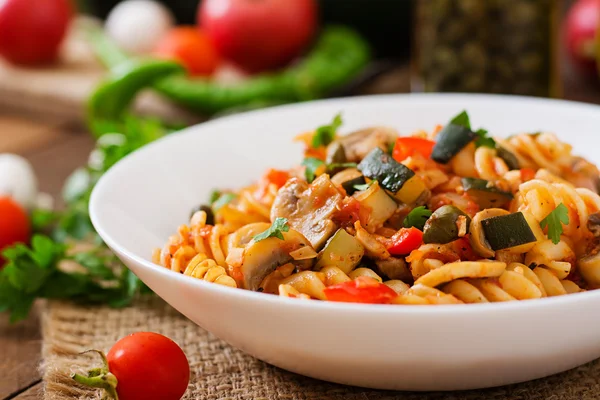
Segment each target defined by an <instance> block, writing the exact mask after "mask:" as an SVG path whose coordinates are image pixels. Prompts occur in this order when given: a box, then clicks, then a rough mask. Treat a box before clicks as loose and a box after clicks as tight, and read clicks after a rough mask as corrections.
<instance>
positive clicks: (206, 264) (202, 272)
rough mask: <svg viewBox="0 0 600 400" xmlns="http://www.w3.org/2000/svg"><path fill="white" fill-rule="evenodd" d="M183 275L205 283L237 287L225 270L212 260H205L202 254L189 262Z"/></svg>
mask: <svg viewBox="0 0 600 400" xmlns="http://www.w3.org/2000/svg"><path fill="white" fill-rule="evenodd" d="M184 274H185V275H187V276H191V277H193V278H197V279H202V280H204V281H207V282H214V283H218V284H219V285H225V286H229V287H233V288H236V287H237V284H236V282H235V280H234V279H233V278H232V277H230V276H229V275H227V271H225V268H223V267H221V266H219V265H217V263H216V262H215V261H214V260H211V259H209V258H207V257H206V255H204V254H202V253H200V254H197V255H196V256H194V258H192V259H191V260H190V262H189V263H188V264H187V266H186V268H185V272H184Z"/></svg>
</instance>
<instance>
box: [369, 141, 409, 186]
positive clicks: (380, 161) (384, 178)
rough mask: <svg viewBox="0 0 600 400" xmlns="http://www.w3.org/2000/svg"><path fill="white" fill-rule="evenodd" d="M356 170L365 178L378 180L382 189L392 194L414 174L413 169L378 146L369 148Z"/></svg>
mask: <svg viewBox="0 0 600 400" xmlns="http://www.w3.org/2000/svg"><path fill="white" fill-rule="evenodd" d="M358 170H359V171H361V172H362V173H363V174H364V175H365V176H366V177H367V178H370V179H373V180H376V181H378V182H379V183H380V184H381V186H382V187H383V188H384V189H386V190H389V191H390V192H392V193H394V194H396V193H398V192H399V191H400V189H402V186H404V184H405V183H406V182H408V181H409V180H410V179H411V178H412V177H413V176H415V173H414V171H413V170H411V169H410V168H408V167H406V166H405V165H402V164H400V163H399V162H397V161H396V160H394V159H393V158H392V156H390V155H389V154H387V153H385V152H384V151H383V150H381V149H380V148H375V149H373V150H371V152H370V153H369V154H367V156H366V157H365V158H364V159H363V160H362V161H361V163H360V164H358Z"/></svg>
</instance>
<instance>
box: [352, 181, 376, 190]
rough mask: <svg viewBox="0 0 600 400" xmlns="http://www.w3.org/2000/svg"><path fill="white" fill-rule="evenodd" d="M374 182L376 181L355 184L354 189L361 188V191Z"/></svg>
mask: <svg viewBox="0 0 600 400" xmlns="http://www.w3.org/2000/svg"><path fill="white" fill-rule="evenodd" d="M374 183H375V181H371V182H369V183H363V184H362V185H354V189H356V190H359V191H363V190H367V189H368V188H370V187H371V185H372V184H374Z"/></svg>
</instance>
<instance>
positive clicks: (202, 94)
mask: <svg viewBox="0 0 600 400" xmlns="http://www.w3.org/2000/svg"><path fill="white" fill-rule="evenodd" d="M89 38H90V41H91V43H92V45H93V47H94V50H95V52H96V54H97V56H98V57H99V58H100V60H101V61H102V62H103V63H104V64H105V65H106V66H107V67H109V68H110V69H115V68H120V65H122V64H123V63H126V62H127V60H129V57H128V56H127V55H126V54H125V53H123V52H122V51H121V50H120V49H119V48H118V47H117V46H116V45H115V44H114V43H113V42H111V41H110V40H109V39H108V38H107V37H106V36H105V35H104V34H103V33H100V32H99V31H95V32H91V34H90V35H89ZM369 59H370V51H369V46H368V44H367V43H366V42H365V40H364V39H363V38H362V37H361V36H360V35H359V34H358V33H356V32H355V31H353V30H352V29H349V28H346V27H341V26H330V27H327V28H325V29H324V31H323V33H322V34H321V37H320V38H319V40H318V41H317V43H316V44H315V46H314V47H313V49H312V51H311V52H309V53H308V54H307V56H306V57H305V58H304V59H303V60H302V61H301V62H300V63H299V64H297V65H296V66H293V67H290V68H288V69H285V70H282V71H280V72H278V73H273V74H263V75H259V76H256V77H254V78H250V79H248V80H247V81H245V82H242V83H240V84H238V85H236V86H227V85H221V84H218V83H215V82H212V81H210V80H206V79H192V78H189V77H187V76H185V75H183V74H180V73H178V72H179V71H174V73H172V74H168V76H166V77H161V78H160V79H158V78H159V76H162V73H163V71H166V69H165V68H164V67H165V66H164V65H162V66H161V72H159V73H156V74H151V73H149V70H151V69H152V68H153V67H152V66H151V65H150V66H145V67H142V65H143V63H142V64H140V68H145V69H146V72H145V73H144V74H140V75H139V76H140V77H141V76H142V75H143V76H144V77H145V78H148V79H147V80H146V85H147V86H152V87H154V89H156V90H157V91H158V92H160V93H161V94H163V95H165V96H166V97H168V98H170V99H171V100H173V101H175V102H177V103H179V104H181V105H184V106H186V107H188V108H190V109H191V110H194V111H197V112H200V113H203V114H214V113H217V112H222V111H225V110H229V109H231V108H238V107H246V106H248V105H251V104H260V103H262V104H281V103H288V102H294V101H303V100H310V99H315V98H319V97H322V96H324V95H326V94H327V93H329V92H331V91H332V90H334V89H336V88H338V87H340V86H341V85H343V84H345V83H347V82H348V81H350V80H351V79H352V78H354V77H355V76H356V75H357V74H358V73H360V72H361V71H362V69H363V68H364V67H365V66H366V64H367V63H368V62H369ZM155 62H156V61H155ZM175 72H177V73H175ZM136 75H137V74H136V73H135V72H134V71H130V75H129V76H130V77H131V79H133V76H136ZM117 82H118V83H117ZM117 82H114V85H116V86H118V85H123V88H119V89H115V88H113V89H111V91H112V93H113V94H115V95H118V96H123V99H122V100H113V102H114V103H115V104H118V106H119V111H120V112H122V111H123V110H126V108H127V107H123V106H124V105H125V104H127V103H128V102H129V101H131V100H133V98H134V97H135V94H136V93H137V91H139V90H141V89H142V88H143V85H141V80H140V81H137V82H136V84H130V83H129V82H128V79H127V78H125V77H122V79H121V80H118V81H117ZM101 90H107V89H101ZM132 92H133V93H132ZM108 93H110V91H108ZM93 107H101V104H100V103H99V102H97V101H96V102H92V103H91V107H90V108H91V109H90V114H91V116H92V118H93V117H94V116H97V115H102V116H105V117H110V116H111V115H112V116H115V117H118V116H119V113H117V112H116V111H117V110H116V109H115V108H116V106H114V108H111V107H113V106H102V107H103V108H108V110H107V111H108V112H104V111H105V110H102V111H100V112H99V111H97V110H95V109H93Z"/></svg>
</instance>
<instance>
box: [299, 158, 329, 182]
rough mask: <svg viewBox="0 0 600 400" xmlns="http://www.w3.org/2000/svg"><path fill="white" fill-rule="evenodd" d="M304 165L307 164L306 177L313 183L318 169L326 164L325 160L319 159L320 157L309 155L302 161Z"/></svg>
mask: <svg viewBox="0 0 600 400" xmlns="http://www.w3.org/2000/svg"><path fill="white" fill-rule="evenodd" d="M302 165H303V166H305V167H306V168H305V170H304V177H305V178H306V181H307V182H308V183H312V181H314V180H315V178H316V176H317V169H319V168H320V167H321V166H323V165H325V161H323V160H319V159H318V158H314V157H308V158H305V159H304V161H302Z"/></svg>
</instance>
